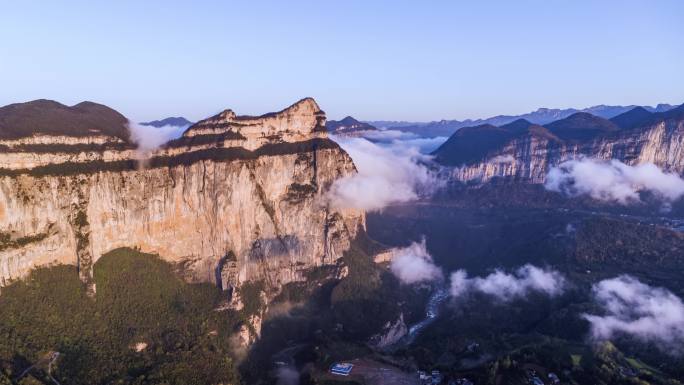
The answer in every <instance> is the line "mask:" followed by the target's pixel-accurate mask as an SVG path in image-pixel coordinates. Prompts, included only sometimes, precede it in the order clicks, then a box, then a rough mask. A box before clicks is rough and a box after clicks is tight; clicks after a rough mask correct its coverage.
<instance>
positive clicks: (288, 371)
mask: <svg viewBox="0 0 684 385" xmlns="http://www.w3.org/2000/svg"><path fill="white" fill-rule="evenodd" d="M276 377H277V381H276V385H297V384H299V372H298V371H297V370H295V368H293V367H289V366H283V367H280V368H278V370H276Z"/></svg>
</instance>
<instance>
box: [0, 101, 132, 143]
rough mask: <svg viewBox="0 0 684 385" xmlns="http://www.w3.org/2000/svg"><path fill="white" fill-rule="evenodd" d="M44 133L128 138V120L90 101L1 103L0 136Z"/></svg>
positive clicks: (12, 136) (3, 137) (7, 137)
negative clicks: (68, 103) (68, 104)
mask: <svg viewBox="0 0 684 385" xmlns="http://www.w3.org/2000/svg"><path fill="white" fill-rule="evenodd" d="M36 134H37V135H45V136H47V137H53V138H54V137H71V138H86V137H89V138H98V140H101V139H102V138H104V137H108V138H109V139H107V140H111V141H119V142H129V132H128V120H127V119H126V118H125V117H124V116H123V115H121V114H120V113H118V112H117V111H114V110H113V109H111V108H109V107H107V106H103V105H102V104H97V103H93V102H82V103H79V104H76V105H74V106H71V107H69V106H65V105H63V104H61V103H58V102H55V101H52V100H45V99H41V100H34V101H31V102H27V103H16V104H10V105H7V106H4V107H0V139H4V140H10V139H22V138H26V137H31V136H34V135H36Z"/></svg>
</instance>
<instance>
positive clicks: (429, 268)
mask: <svg viewBox="0 0 684 385" xmlns="http://www.w3.org/2000/svg"><path fill="white" fill-rule="evenodd" d="M392 254H393V255H392V262H391V263H390V271H392V273H393V274H394V275H395V276H396V277H397V278H399V280H400V281H401V282H403V283H406V284H413V283H419V282H429V281H436V280H440V279H442V278H443V273H442V269H440V268H439V267H437V266H436V265H435V264H434V263H433V262H432V256H430V253H428V251H427V248H426V246H425V238H423V240H422V241H421V242H420V243H417V242H413V243H411V245H410V246H408V247H405V248H401V249H395V250H394V251H393V253H392Z"/></svg>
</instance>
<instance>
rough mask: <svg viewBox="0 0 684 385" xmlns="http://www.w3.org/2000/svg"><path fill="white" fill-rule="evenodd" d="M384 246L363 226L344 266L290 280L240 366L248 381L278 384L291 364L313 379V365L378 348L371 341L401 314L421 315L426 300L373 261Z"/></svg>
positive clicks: (324, 365)
mask: <svg viewBox="0 0 684 385" xmlns="http://www.w3.org/2000/svg"><path fill="white" fill-rule="evenodd" d="M382 248H383V246H382V245H380V244H378V243H377V242H375V241H373V240H371V239H370V238H368V236H367V235H366V234H365V232H363V231H361V232H360V233H359V236H358V237H357V238H356V239H355V240H354V242H353V244H352V246H351V248H350V249H349V250H348V251H347V252H346V253H345V254H344V256H343V258H342V259H341V261H340V263H338V265H332V266H321V267H317V268H314V269H311V270H309V271H308V272H307V273H306V280H305V281H303V282H293V283H289V284H287V285H285V286H284V287H283V290H282V292H281V293H280V294H279V295H278V297H276V298H275V299H274V301H272V302H271V304H270V305H269V308H270V309H269V313H267V314H266V316H265V319H264V321H263V324H262V331H261V337H260V339H259V340H258V341H257V342H255V343H254V345H253V346H252V347H251V349H250V350H249V352H248V356H247V359H246V360H244V361H243V363H242V365H241V367H240V372H241V375H242V376H243V380H244V381H245V382H247V383H276V379H277V375H278V373H280V372H282V367H283V366H287V367H288V368H290V369H291V368H296V370H297V371H298V372H301V373H302V379H301V383H307V376H308V372H309V371H310V369H311V367H312V366H313V367H317V368H318V369H322V370H325V368H327V367H328V366H329V365H330V364H331V363H332V362H334V361H337V360H348V359H352V358H356V357H361V356H364V355H368V354H370V353H372V351H371V349H370V348H369V347H368V346H367V345H366V344H367V341H368V340H369V339H370V337H371V336H372V335H373V334H376V333H378V332H380V331H381V330H382V329H383V327H384V326H385V325H386V324H387V323H388V322H392V321H394V320H396V319H397V318H398V317H399V314H400V313H404V314H405V316H408V318H409V319H410V318H412V317H419V314H420V313H421V312H422V310H423V309H422V305H423V304H422V301H423V299H422V298H421V299H415V298H410V296H411V292H412V291H410V290H408V289H407V288H406V287H402V286H401V285H400V284H399V282H398V281H397V280H396V279H395V278H394V276H392V275H391V274H390V273H389V272H388V271H387V270H386V269H385V268H383V267H381V266H379V265H376V264H375V263H374V262H373V258H372V256H373V255H374V254H375V253H376V252H378V251H379V250H381V249H382ZM345 271H346V276H344V274H343V272H345ZM407 299H410V300H407ZM412 304H413V306H412ZM412 315H413V316H412ZM288 370H289V369H288Z"/></svg>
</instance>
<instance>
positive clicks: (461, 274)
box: [450, 265, 565, 302]
mask: <svg viewBox="0 0 684 385" xmlns="http://www.w3.org/2000/svg"><path fill="white" fill-rule="evenodd" d="M564 287H565V278H564V277H563V276H562V275H561V274H560V273H559V272H557V271H555V270H550V269H542V268H539V267H536V266H533V265H525V266H523V267H521V268H519V269H518V270H516V271H515V272H513V273H506V272H504V271H502V270H496V271H495V272H494V273H492V274H489V275H488V276H486V277H484V278H482V277H474V278H468V273H467V272H466V271H465V270H458V271H455V272H453V273H452V274H451V290H450V292H451V295H452V296H454V297H460V296H463V295H467V294H469V293H473V292H479V293H483V294H487V295H489V296H492V297H494V298H496V299H498V300H500V301H504V302H507V301H512V300H514V299H518V298H524V297H526V296H527V295H529V294H530V293H532V292H539V293H543V294H546V295H549V296H557V295H560V294H561V293H562V292H563V289H564Z"/></svg>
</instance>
